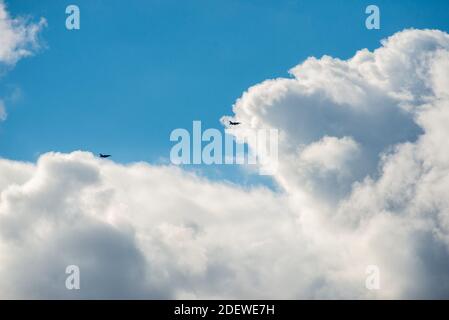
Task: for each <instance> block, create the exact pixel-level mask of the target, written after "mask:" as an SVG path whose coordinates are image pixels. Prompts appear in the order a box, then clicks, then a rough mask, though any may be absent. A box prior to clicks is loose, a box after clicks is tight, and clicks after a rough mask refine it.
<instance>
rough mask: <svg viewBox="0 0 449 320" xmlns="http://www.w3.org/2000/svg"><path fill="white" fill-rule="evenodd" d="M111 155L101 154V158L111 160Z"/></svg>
mask: <svg viewBox="0 0 449 320" xmlns="http://www.w3.org/2000/svg"><path fill="white" fill-rule="evenodd" d="M110 156H111V155H110V154H102V153H100V158H109V157H110Z"/></svg>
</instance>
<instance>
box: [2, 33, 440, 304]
mask: <svg viewBox="0 0 449 320" xmlns="http://www.w3.org/2000/svg"><path fill="white" fill-rule="evenodd" d="M290 73H291V78H280V79H273V80H267V81H265V82H263V83H261V84H258V85H256V86H254V87H251V88H249V89H248V91H247V92H245V93H244V94H243V95H242V97H241V98H240V99H239V100H238V101H237V102H236V104H235V105H234V110H233V111H234V115H233V116H232V117H233V118H236V119H238V120H239V121H242V123H243V125H242V126H243V128H246V127H248V128H254V129H257V128H275V129H278V130H279V131H280V134H281V137H280V142H279V170H278V173H277V174H276V175H275V176H274V177H273V178H274V179H275V180H276V182H277V184H278V185H279V187H280V190H281V191H279V192H274V191H272V190H269V189H267V188H263V187H258V188H251V189H245V188H243V187H240V186H238V185H233V184H229V183H225V182H217V181H209V180H207V179H205V178H201V177H198V176H196V175H194V174H191V173H187V172H185V171H183V170H181V169H179V168H176V167H173V166H157V165H150V164H147V163H136V164H131V165H126V166H124V165H120V164H117V163H114V162H112V161H108V160H101V159H98V158H96V157H95V156H93V155H92V154H90V153H87V152H73V153H70V154H61V153H47V154H44V155H42V156H41V157H40V158H39V160H38V161H37V163H35V164H34V163H22V162H18V161H11V160H6V159H3V160H0V172H1V174H0V297H1V298H136V297H137V298H442V297H444V298H449V251H448V250H449V197H448V196H447V190H449V148H448V146H447V141H446V140H447V137H448V136H449V127H448V126H447V123H448V122H449V35H448V34H446V33H444V32H441V31H437V30H406V31H403V32H399V33H397V34H395V35H393V36H392V37H390V38H388V39H386V40H385V41H383V43H382V46H381V47H380V48H379V49H377V50H375V51H374V52H369V51H368V50H361V51H359V52H357V53H356V54H355V55H354V57H353V58H351V59H349V60H339V59H334V58H332V57H328V56H325V57H322V58H321V59H316V58H309V59H307V60H306V61H305V62H303V63H301V64H299V65H298V66H296V67H294V68H293V69H292V70H291V71H290ZM224 119H227V118H226V117H225V118H224ZM230 132H232V133H234V134H235V135H237V136H239V135H240V134H241V132H244V131H241V132H239V131H238V130H236V129H230ZM240 137H241V136H240ZM241 138H242V137H241ZM69 264H76V265H78V266H79V267H80V269H81V290H78V291H76V290H75V291H68V290H67V289H66V288H65V285H64V283H65V277H66V274H65V273H64V271H65V267H66V266H67V265H69ZM373 264H374V265H377V266H379V268H380V271H381V289H380V290H377V291H370V290H367V289H366V288H365V277H366V274H365V269H366V267H367V266H368V265H373Z"/></svg>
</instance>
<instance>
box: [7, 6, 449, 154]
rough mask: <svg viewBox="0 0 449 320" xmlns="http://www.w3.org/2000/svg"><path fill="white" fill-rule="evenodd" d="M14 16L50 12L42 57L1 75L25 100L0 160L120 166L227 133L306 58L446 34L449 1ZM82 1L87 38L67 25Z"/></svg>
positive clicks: (14, 106)
mask: <svg viewBox="0 0 449 320" xmlns="http://www.w3.org/2000/svg"><path fill="white" fill-rule="evenodd" d="M6 3H7V5H8V8H9V11H10V13H11V15H12V16H16V15H28V16H31V17H32V18H34V19H36V20H37V19H38V18H39V17H41V16H43V17H45V18H46V19H47V21H48V27H47V28H45V30H44V31H43V32H42V34H41V38H42V40H43V42H44V43H45V48H43V49H42V50H41V51H40V52H39V53H38V54H36V55H35V56H33V57H31V58H27V59H23V60H21V61H20V62H19V63H18V64H17V66H16V67H15V68H14V69H13V70H11V71H10V72H8V73H7V74H6V75H4V76H3V78H2V79H1V80H2V81H1V84H0V93H1V94H2V95H3V96H5V95H8V94H10V93H11V92H14V91H16V92H20V97H19V98H18V99H15V101H14V102H11V103H10V106H9V108H8V119H7V121H5V122H3V123H1V124H0V155H1V157H5V158H10V159H17V160H30V161H32V160H35V159H36V158H37V156H38V155H39V154H40V153H44V152H47V151H62V152H70V151H73V150H77V149H81V150H88V151H92V152H94V153H98V152H107V153H112V154H113V155H114V160H115V161H119V162H129V161H139V160H144V161H149V162H157V161H159V159H160V158H168V156H169V151H170V148H171V146H172V145H173V143H172V142H170V141H169V135H170V132H171V131H172V130H173V129H175V128H179V127H182V128H191V125H192V121H193V120H201V121H202V122H203V127H216V128H220V127H221V125H220V123H219V119H220V117H221V116H223V115H230V114H231V112H232V111H231V106H232V104H233V103H234V101H235V100H236V99H237V98H238V97H239V96H240V95H241V94H242V93H243V91H245V90H246V89H247V88H248V87H249V86H251V85H254V84H256V83H259V82H261V81H263V80H265V79H268V78H275V77H284V76H288V74H287V70H288V69H290V68H291V67H293V66H295V65H296V64H298V63H300V62H301V61H303V60H304V59H305V58H307V57H308V56H317V57H321V56H322V55H323V54H327V55H331V56H334V57H340V58H348V57H350V56H351V55H353V53H354V52H355V51H356V50H358V49H360V48H365V47H366V48H369V49H373V48H375V47H377V46H378V44H379V40H380V39H382V38H384V37H387V36H389V35H392V34H393V33H394V32H396V31H399V30H402V29H404V28H408V27H412V26H413V27H414V28H438V29H440V30H446V31H448V30H449V21H448V19H447V12H448V11H449V2H448V1H444V0H441V1H435V0H434V1H376V2H375V4H376V5H378V6H379V7H380V10H381V29H380V30H367V29H366V28H365V26H364V21H365V18H366V14H365V13H364V11H365V8H366V6H367V5H369V4H372V3H373V2H372V1H348V0H346V1H267V0H265V1H249V0H240V1H233V0H231V1H229V0H226V1H210V0H207V1H143V0H142V1H138V0H131V1H126V2H125V1H117V0H110V1H96V0H86V1H84V0H77V1H71V2H69V1H52V0H41V1H33V0H20V1H11V0H9V1H6ZM72 3H74V4H77V5H78V6H79V8H80V10H81V30H78V31H68V30H67V29H66V28H65V19H66V14H65V8H66V6H67V5H69V4H72Z"/></svg>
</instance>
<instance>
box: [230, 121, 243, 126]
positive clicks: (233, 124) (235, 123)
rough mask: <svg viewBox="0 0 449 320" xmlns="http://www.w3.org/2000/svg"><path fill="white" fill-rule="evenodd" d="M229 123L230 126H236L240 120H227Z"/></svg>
mask: <svg viewBox="0 0 449 320" xmlns="http://www.w3.org/2000/svg"><path fill="white" fill-rule="evenodd" d="M229 124H230V125H231V126H237V125H239V124H240V122H232V121H229Z"/></svg>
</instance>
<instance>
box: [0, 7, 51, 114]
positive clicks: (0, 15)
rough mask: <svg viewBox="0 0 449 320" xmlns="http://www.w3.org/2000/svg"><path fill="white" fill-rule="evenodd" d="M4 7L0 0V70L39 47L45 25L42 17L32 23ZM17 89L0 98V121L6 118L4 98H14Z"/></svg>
mask: <svg viewBox="0 0 449 320" xmlns="http://www.w3.org/2000/svg"><path fill="white" fill-rule="evenodd" d="M6 9H7V8H6V5H5V3H4V2H3V0H0V72H2V71H3V70H2V68H3V67H4V66H8V67H10V66H14V65H15V64H16V62H18V61H19V60H20V59H22V58H24V57H27V56H30V55H32V54H33V53H34V52H35V51H36V50H38V49H39V47H40V44H39V41H38V40H39V39H38V35H39V32H40V31H41V30H42V28H43V27H45V25H46V20H45V19H44V18H41V19H40V21H39V22H37V23H33V22H30V21H29V19H26V18H23V17H15V18H13V17H11V16H10V15H9V13H8V11H7V10H6ZM0 76H1V73H0ZM18 90H19V89H16V90H15V91H13V93H12V94H11V97H7V98H5V99H0V121H4V120H6V118H7V112H6V106H5V100H8V99H9V100H11V101H14V100H16V99H17V98H18V96H17V95H18V94H20V91H18Z"/></svg>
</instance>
